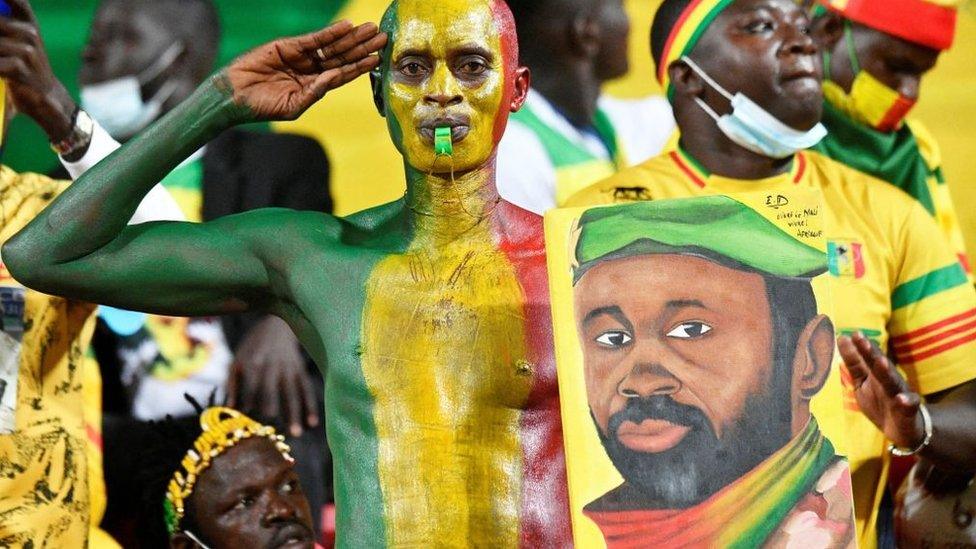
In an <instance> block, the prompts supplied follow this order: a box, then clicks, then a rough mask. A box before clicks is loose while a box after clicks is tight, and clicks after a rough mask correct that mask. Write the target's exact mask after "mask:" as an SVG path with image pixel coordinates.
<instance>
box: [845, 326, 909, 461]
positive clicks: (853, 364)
mask: <svg viewBox="0 0 976 549" xmlns="http://www.w3.org/2000/svg"><path fill="white" fill-rule="evenodd" d="M837 347H838V348H839V349H840V354H841V356H842V357H843V358H844V365H845V366H846V368H847V371H848V372H849V373H850V374H851V378H852V379H853V380H854V395H855V397H856V398H857V404H858V406H859V407H860V408H861V411H862V412H864V415H866V416H868V419H870V420H871V422H872V423H874V424H875V425H876V426H877V427H878V429H880V430H881V431H882V432H883V433H884V435H885V437H886V438H887V439H888V440H890V441H891V442H893V443H894V444H895V446H898V447H901V448H914V447H916V446H918V445H919V443H921V441H922V439H923V438H924V437H925V429H924V426H923V423H922V419H921V416H920V414H919V406H920V405H921V403H922V397H921V396H919V394H918V393H916V392H914V391H912V390H911V388H910V387H909V386H908V382H906V381H905V378H903V377H902V376H901V374H899V373H898V370H896V369H895V367H894V365H893V364H892V363H891V361H890V360H888V357H886V356H884V353H882V352H881V350H880V349H878V348H877V347H875V346H874V345H872V344H871V342H870V341H869V340H868V339H867V338H866V337H864V335H863V334H860V333H859V334H856V335H855V336H854V337H853V338H847V337H841V338H838V341H837Z"/></svg>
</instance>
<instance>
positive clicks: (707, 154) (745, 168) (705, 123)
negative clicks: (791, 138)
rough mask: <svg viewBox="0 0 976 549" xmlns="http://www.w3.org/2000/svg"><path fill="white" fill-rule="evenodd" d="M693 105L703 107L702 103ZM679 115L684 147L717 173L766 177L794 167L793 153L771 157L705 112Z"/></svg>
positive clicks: (740, 177)
mask: <svg viewBox="0 0 976 549" xmlns="http://www.w3.org/2000/svg"><path fill="white" fill-rule="evenodd" d="M692 108H695V109H699V110H700V108H699V107H698V106H693V107H692ZM683 114H684V115H683V116H681V115H678V113H677V110H676V111H675V118H677V120H678V128H679V130H680V132H681V147H682V148H683V149H684V150H685V152H687V153H688V154H690V155H691V156H692V158H694V159H695V160H697V161H698V162H699V163H700V164H701V165H702V166H704V167H705V169H706V170H708V172H709V173H711V174H713V175H718V176H721V177H727V178H730V179H765V178H767V177H773V176H776V175H780V174H783V173H786V172H788V171H789V170H790V166H791V165H792V163H793V157H792V156H788V157H786V158H770V157H768V156H763V155H761V154H756V153H754V152H752V151H750V150H747V149H744V148H742V147H741V146H739V145H737V144H735V143H734V142H733V141H732V140H731V139H729V138H728V137H726V136H725V134H724V133H722V131H721V130H719V129H718V126H717V125H716V124H715V121H714V120H712V119H711V118H710V117H709V116H708V115H707V114H705V113H704V112H701V114H700V115H699V114H698V113H695V112H685V113H683Z"/></svg>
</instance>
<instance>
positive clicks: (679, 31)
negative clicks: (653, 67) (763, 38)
mask: <svg viewBox="0 0 976 549" xmlns="http://www.w3.org/2000/svg"><path fill="white" fill-rule="evenodd" d="M732 2H733V0H694V1H693V2H691V3H690V4H688V6H687V7H686V8H685V9H684V11H682V12H681V16H679V17H678V20H677V21H676V22H675V24H674V26H673V27H671V32H670V34H668V39H667V41H665V43H664V50H663V51H662V52H661V59H660V60H659V62H658V65H657V81H658V83H660V84H661V87H662V88H663V89H664V91H665V92H666V93H667V95H668V98H671V96H672V94H673V89H672V87H671V78H670V77H669V76H668V67H669V66H671V63H674V62H675V61H677V60H678V59H681V57H682V56H684V55H688V54H689V53H691V50H693V49H695V45H697V44H698V41H699V40H701V37H702V35H703V34H705V30H707V29H708V26H709V25H711V23H712V21H714V20H715V18H716V17H718V15H719V14H720V13H722V11H723V10H725V8H727V7H729V4H731V3H732Z"/></svg>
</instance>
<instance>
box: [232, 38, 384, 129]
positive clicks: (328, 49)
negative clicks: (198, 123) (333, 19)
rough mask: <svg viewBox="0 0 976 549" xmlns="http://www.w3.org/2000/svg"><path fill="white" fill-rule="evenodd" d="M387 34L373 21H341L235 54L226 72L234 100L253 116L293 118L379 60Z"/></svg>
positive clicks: (262, 118)
mask: <svg viewBox="0 0 976 549" xmlns="http://www.w3.org/2000/svg"><path fill="white" fill-rule="evenodd" d="M384 45H386V35H385V34H382V33H380V32H379V29H377V27H376V25H375V24H373V23H365V24H362V25H359V26H358V27H354V26H353V25H352V24H351V23H349V22H348V21H340V22H338V23H335V24H334V25H331V26H329V27H326V28H324V29H322V30H320V31H317V32H313V33H310V34H306V35H303V36H297V37H294V38H283V39H281V40H275V41H274V42H269V43H267V44H265V45H263V46H260V47H258V48H255V49H254V50H252V51H250V52H248V53H246V54H244V55H242V56H241V57H239V58H237V59H236V60H235V61H234V62H233V63H231V65H230V66H229V67H227V69H226V71H225V75H226V81H227V82H228V83H229V85H230V87H231V92H232V93H233V100H234V103H236V104H237V105H239V106H241V107H244V108H246V109H247V110H248V111H250V112H249V114H250V116H251V117H252V118H253V119H256V120H293V119H295V118H297V117H298V116H299V115H301V114H302V113H303V112H305V110H306V109H308V108H309V107H310V106H311V105H312V104H313V103H315V102H316V101H318V100H319V99H321V98H322V97H323V96H324V95H325V94H326V92H328V91H329V90H332V89H335V88H338V87H339V86H342V85H343V84H345V83H347V82H350V81H352V80H354V79H355V78H357V77H359V76H361V75H363V74H365V73H367V72H369V71H370V70H372V69H374V68H376V66H377V65H379V57H377V56H376V55H373V54H374V53H376V52H377V51H379V50H380V49H381V48H382V47H383V46H384Z"/></svg>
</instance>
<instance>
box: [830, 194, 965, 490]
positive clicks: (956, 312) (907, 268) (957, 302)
mask: <svg viewBox="0 0 976 549" xmlns="http://www.w3.org/2000/svg"><path fill="white" fill-rule="evenodd" d="M889 217H890V219H891V220H892V221H891V222H892V223H896V224H897V226H898V234H899V235H900V236H899V237H898V240H899V242H894V243H892V248H893V249H896V250H901V252H900V254H901V257H899V258H898V260H897V265H898V267H897V269H898V272H897V274H896V276H895V279H896V283H895V284H896V287H895V288H894V290H893V291H892V298H891V299H892V313H891V319H890V320H889V324H888V328H889V332H890V334H891V340H890V343H889V345H890V347H891V349H890V350H891V352H892V357H893V358H894V360H895V361H896V362H897V363H898V364H897V366H898V367H899V368H901V369H902V370H903V371H904V372H905V375H906V376H907V379H906V377H905V376H902V374H901V373H900V372H899V370H898V369H897V368H896V364H895V363H893V362H892V360H891V359H889V358H888V356H886V353H885V352H883V351H882V349H879V348H877V347H876V346H875V345H874V344H872V343H871V342H870V341H869V340H868V339H867V338H866V337H864V336H863V334H857V335H855V336H854V337H853V338H847V337H841V338H839V339H838V347H839V349H840V352H841V356H842V357H843V359H844V363H845V365H846V367H847V369H848V371H849V372H850V374H851V377H852V379H853V382H854V387H855V396H856V397H857V402H858V405H859V406H860V408H861V410H862V411H863V412H864V413H865V414H866V415H867V416H868V418H870V419H871V421H872V422H873V423H874V424H875V425H876V426H877V427H878V429H880V430H881V431H882V432H883V433H884V435H885V437H887V438H888V440H890V441H891V442H892V443H893V444H894V445H895V446H896V447H898V448H901V449H903V450H913V449H917V448H919V447H920V446H922V444H923V442H924V441H925V439H926V425H925V421H924V415H923V412H922V410H921V408H922V405H923V402H924V403H925V404H924V406H925V407H926V408H927V410H928V412H929V416H930V418H931V427H932V429H931V432H932V436H931V438H930V440H929V442H928V444H927V445H925V446H924V448H922V449H921V450H920V451H919V452H918V454H919V456H920V457H922V458H925V459H926V460H928V461H929V462H931V464H932V465H934V466H936V467H938V468H940V469H944V470H947V471H949V472H970V473H971V472H976V336H974V333H973V330H972V328H971V326H970V323H971V322H972V317H973V315H974V314H976V291H974V289H973V287H972V285H970V283H969V281H968V279H967V277H966V275H965V273H964V272H963V269H962V267H961V266H960V265H959V262H958V258H957V257H956V254H955V253H954V252H953V251H952V249H951V248H950V246H949V244H948V242H946V241H945V238H944V237H943V234H942V232H941V230H940V229H939V227H938V226H937V225H936V223H935V221H934V220H933V219H932V217H931V216H930V215H929V214H928V212H926V211H925V209H924V208H923V207H922V206H921V205H920V204H918V203H917V202H914V201H912V202H911V203H910V207H909V208H908V209H907V210H906V211H905V212H904V214H898V215H893V216H889ZM909 380H911V383H909Z"/></svg>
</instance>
